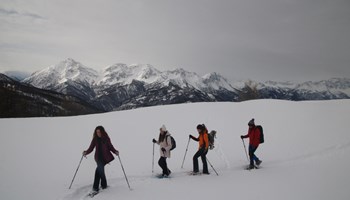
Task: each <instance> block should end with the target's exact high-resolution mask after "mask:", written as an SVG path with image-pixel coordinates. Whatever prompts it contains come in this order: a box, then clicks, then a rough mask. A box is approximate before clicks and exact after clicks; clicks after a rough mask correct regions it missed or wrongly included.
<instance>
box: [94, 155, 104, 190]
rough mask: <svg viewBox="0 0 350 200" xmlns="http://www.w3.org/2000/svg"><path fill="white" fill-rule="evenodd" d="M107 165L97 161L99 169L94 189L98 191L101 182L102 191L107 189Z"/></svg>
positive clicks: (96, 173)
mask: <svg viewBox="0 0 350 200" xmlns="http://www.w3.org/2000/svg"><path fill="white" fill-rule="evenodd" d="M105 165H106V164H105V163H104V162H101V161H97V168H96V171H95V180H94V186H93V189H94V190H96V191H98V190H99V185H100V181H101V187H102V189H104V188H106V187H107V179H106V174H105Z"/></svg>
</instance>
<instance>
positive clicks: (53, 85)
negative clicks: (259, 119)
mask: <svg viewBox="0 0 350 200" xmlns="http://www.w3.org/2000/svg"><path fill="white" fill-rule="evenodd" d="M21 83H22V84H25V85H27V86H28V85H32V86H34V87H36V88H40V89H44V90H45V91H47V90H50V91H55V92H57V93H61V94H65V95H68V96H70V97H75V98H77V99H80V100H81V101H83V102H86V103H87V104H88V105H90V106H91V107H93V108H96V109H97V110H99V111H105V112H106V111H112V110H124V109H132V108H137V107H146V106H154V105H166V104H176V103H186V102H212V101H244V100H250V99H285V100H294V101H299V100H328V99H344V98H350V79H348V78H342V79H330V80H325V81H319V82H305V83H300V84H295V83H290V82H273V81H268V82H254V81H242V82H239V83H238V82H230V81H228V80H227V79H226V78H224V77H223V76H221V75H220V74H218V73H210V74H207V75H205V76H199V75H197V74H196V73H194V72H188V71H185V70H184V69H176V70H171V71H164V72H162V71H159V70H157V69H156V68H154V67H153V66H152V65H126V64H122V63H119V64H115V65H111V66H108V67H106V68H105V69H104V70H102V71H99V72H98V71H96V70H94V69H92V68H89V67H86V66H84V65H83V64H81V63H79V62H77V61H75V60H73V59H71V58H69V59H67V60H64V61H62V62H60V63H58V64H56V65H52V66H50V67H48V68H46V69H43V70H41V71H38V72H35V73H34V74H32V75H31V76H29V77H28V78H26V79H24V80H23V81H22V82H21Z"/></svg>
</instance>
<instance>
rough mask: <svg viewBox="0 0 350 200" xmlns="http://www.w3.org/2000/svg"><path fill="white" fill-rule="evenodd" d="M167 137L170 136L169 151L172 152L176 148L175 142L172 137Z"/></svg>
mask: <svg viewBox="0 0 350 200" xmlns="http://www.w3.org/2000/svg"><path fill="white" fill-rule="evenodd" d="M167 136H170V140H171V149H170V151H172V150H173V149H175V148H176V141H175V139H174V138H173V136H171V135H167ZM165 141H166V142H167V141H168V140H165Z"/></svg>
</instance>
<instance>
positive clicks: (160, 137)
mask: <svg viewBox="0 0 350 200" xmlns="http://www.w3.org/2000/svg"><path fill="white" fill-rule="evenodd" d="M167 132H168V131H165V132H164V134H162V133H159V137H158V141H159V142H163V141H164V139H165V135H166V134H167Z"/></svg>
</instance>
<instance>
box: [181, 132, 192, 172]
mask: <svg viewBox="0 0 350 200" xmlns="http://www.w3.org/2000/svg"><path fill="white" fill-rule="evenodd" d="M190 140H191V138H188V143H187V147H186V151H185V155H184V160H183V161H182V165H181V169H183V168H184V163H185V158H186V154H187V150H188V145H189V144H190Z"/></svg>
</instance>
